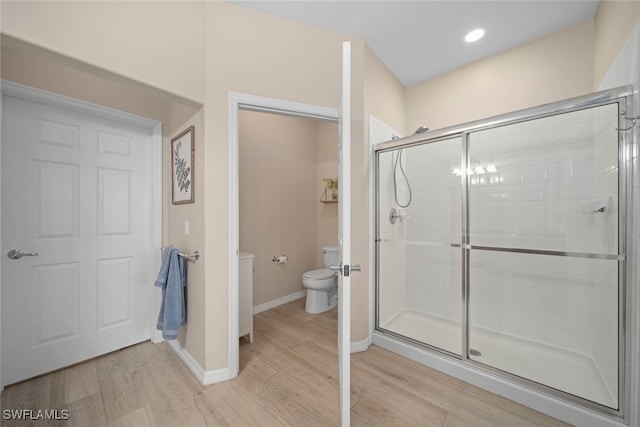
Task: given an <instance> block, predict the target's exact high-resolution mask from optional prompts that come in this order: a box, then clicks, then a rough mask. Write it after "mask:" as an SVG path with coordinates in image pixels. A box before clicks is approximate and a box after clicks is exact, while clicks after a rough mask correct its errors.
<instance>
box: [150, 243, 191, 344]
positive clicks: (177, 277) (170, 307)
mask: <svg viewBox="0 0 640 427" xmlns="http://www.w3.org/2000/svg"><path fill="white" fill-rule="evenodd" d="M179 253H180V251H179V250H178V249H176V248H174V247H173V246H170V247H168V248H166V249H165V251H164V257H163V259H162V266H161V267H160V272H159V273H158V279H157V280H156V283H155V285H156V286H157V287H159V288H162V304H161V305H160V314H159V315H158V323H157V325H156V328H157V329H158V330H161V331H162V338H164V339H165V340H175V339H176V337H177V336H178V332H179V331H180V327H181V326H182V325H184V324H185V323H187V316H186V314H187V313H186V309H185V286H186V284H187V277H186V271H185V268H184V267H185V266H184V259H183V258H182V257H181V256H179V255H178V254H179Z"/></svg>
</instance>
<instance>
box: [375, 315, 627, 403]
mask: <svg viewBox="0 0 640 427" xmlns="http://www.w3.org/2000/svg"><path fill="white" fill-rule="evenodd" d="M380 326H381V327H382V329H385V330H387V331H390V332H393V333H395V334H398V335H402V336H404V337H407V338H410V339H412V340H414V341H419V342H422V343H425V344H429V345H431V346H434V347H438V348H441V349H443V350H447V351H449V352H451V353H455V354H461V352H462V342H461V341H462V337H461V328H460V323H459V322H455V321H452V320H450V319H446V318H443V317H439V316H434V315H431V314H427V313H423V312H420V311H417V310H413V309H409V308H405V309H403V310H401V311H400V312H398V313H397V314H396V315H395V316H393V317H392V318H391V319H389V320H388V321H387V322H386V323H384V324H383V325H380ZM469 335H470V338H469V343H470V346H469V347H470V348H471V349H473V350H476V351H479V352H480V354H481V355H480V356H471V359H472V360H474V361H477V362H480V363H483V364H485V365H488V366H491V367H494V368H497V369H500V370H502V371H505V372H509V373H511V374H514V375H517V376H520V377H523V378H526V379H528V380H531V381H535V382H537V383H540V384H544V385H546V386H549V387H553V388H555V389H558V390H562V391H564V392H567V393H570V394H573V395H575V396H578V397H581V398H584V399H587V400H591V401H593V402H596V403H599V404H601V405H605V406H608V407H610V408H617V407H618V402H617V399H616V398H615V396H614V394H613V393H612V391H611V389H610V388H609V386H608V385H607V382H606V381H605V380H604V377H603V374H602V372H601V370H600V369H599V368H598V365H597V364H596V362H595V360H594V359H593V358H592V357H591V356H589V355H586V354H584V353H579V352H576V351H571V350H567V349H564V348H561V347H557V346H553V345H550V344H546V343H541V342H537V341H532V340H529V339H526V338H521V337H517V336H514V335H509V334H504V333H500V332H496V331H493V330H489V329H484V328H474V327H472V328H471V329H470V334H469Z"/></svg>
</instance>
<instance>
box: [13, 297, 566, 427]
mask: <svg viewBox="0 0 640 427" xmlns="http://www.w3.org/2000/svg"><path fill="white" fill-rule="evenodd" d="M336 323H337V321H336V311H335V310H332V311H331V312H329V313H323V314H319V315H311V314H308V313H306V312H305V311H304V300H297V301H293V302H291V303H288V304H285V305H282V306H280V307H277V308H274V309H272V310H269V311H266V312H263V313H260V314H258V315H256V316H255V317H254V328H255V332H254V334H255V335H254V342H253V343H249V342H248V341H247V340H246V338H245V339H242V340H241V344H240V375H239V376H238V378H236V379H234V380H231V381H226V382H222V383H218V384H213V385H209V386H203V385H201V384H200V383H199V382H198V381H197V380H196V379H195V377H194V376H193V375H192V374H191V372H190V371H189V370H188V368H186V367H185V366H184V365H183V363H182V362H181V361H180V360H179V359H178V357H177V356H176V355H175V354H174V352H173V351H172V350H171V349H170V348H169V347H168V345H167V344H166V343H162V344H152V343H151V342H145V343H142V344H138V345H135V346H132V347H129V348H126V349H123V350H120V351H117V352H114V353H110V354H107V355H105V356H102V357H99V358H96V359H93V360H90V361H88V362H85V363H82V364H79V365H75V366H72V367H69V368H66V369H62V370H60V371H56V372H53V373H50V374H47V375H43V376H41V377H38V378H34V379H32V380H29V381H25V382H23V383H19V384H15V385H12V386H9V387H7V388H6V389H5V390H4V391H3V392H2V396H1V397H2V399H1V402H2V409H3V410H5V409H32V410H34V411H37V410H39V409H42V410H44V409H48V410H50V409H59V410H62V409H66V410H68V411H69V420H66V421H65V420H58V421H49V422H47V421H29V422H25V421H22V422H20V421H15V420H13V421H8V420H4V419H2V421H1V422H2V425H3V426H5V425H6V426H16V425H20V426H29V425H33V426H45V425H49V426H66V427H70V426H83V427H87V426H89V427H92V426H118V427H129V426H132V427H145V426H149V427H157V426H171V427H174V426H241V427H245V426H305V427H306V426H338V425H339V404H338V380H337V378H338V364H337V355H336V348H337V345H336V328H337V326H336ZM351 382H352V387H351V405H352V407H351V424H352V425H353V426H447V427H472V426H473V427H478V426H505V427H533V426H546V427H555V426H566V425H567V424H565V423H562V422H560V421H557V420H555V419H553V418H550V417H548V416H546V415H543V414H541V413H539V412H536V411H534V410H532V409H529V408H526V407H524V406H522V405H519V404H517V403H514V402H512V401H510V400H508V399H505V398H503V397H500V396H496V395H494V394H491V393H488V392H486V391H484V390H481V389H479V388H477V387H474V386H471V385H469V384H466V383H464V382H462V381H459V380H456V379H455V378H452V377H449V376H447V375H444V374H442V373H440V372H438V371H435V370H433V369H430V368H427V367H425V366H422V365H420V364H417V363H415V362H412V361H410V360H407V359H405V358H402V357H400V356H397V355H395V354H393V353H391V352H388V351H386V350H383V349H381V348H379V347H376V346H371V347H370V348H369V350H367V351H366V352H362V353H355V354H353V355H352V364H351Z"/></svg>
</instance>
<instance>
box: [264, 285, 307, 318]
mask: <svg viewBox="0 0 640 427" xmlns="http://www.w3.org/2000/svg"><path fill="white" fill-rule="evenodd" d="M306 295H307V291H304V290H303V291H298V292H295V293H293V294H289V295H285V296H283V297H282V298H278V299H274V300H273V301H268V302H265V303H264V304H260V305H256V306H255V307H253V314H258V313H262V312H263V311H267V310H271V309H272V308H276V307H277V306H279V305H282V304H286V303H288V302H291V301H295V300H297V299H300V298H304V297H305V296H306Z"/></svg>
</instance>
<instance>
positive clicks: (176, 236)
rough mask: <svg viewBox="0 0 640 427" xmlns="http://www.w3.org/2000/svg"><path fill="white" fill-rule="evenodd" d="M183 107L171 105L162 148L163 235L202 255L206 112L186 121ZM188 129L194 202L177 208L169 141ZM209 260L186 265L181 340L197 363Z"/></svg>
mask: <svg viewBox="0 0 640 427" xmlns="http://www.w3.org/2000/svg"><path fill="white" fill-rule="evenodd" d="M183 109H184V108H183V107H181V106H172V108H169V114H167V120H166V121H165V124H166V125H167V127H168V129H167V131H168V133H169V138H168V139H169V140H168V141H166V142H165V144H164V146H163V152H162V159H163V165H162V166H163V167H162V169H163V173H162V177H163V186H162V187H163V190H164V198H163V200H164V203H163V204H164V206H165V212H164V215H165V218H166V219H167V231H166V232H165V233H164V235H163V245H164V246H168V245H174V246H175V247H177V248H180V250H182V251H183V252H187V253H191V252H194V251H196V250H199V251H201V252H202V248H203V247H204V229H205V227H206V218H205V217H204V216H203V215H202V206H203V204H204V200H203V195H204V189H203V188H202V187H203V185H202V183H203V182H204V179H203V177H204V170H205V164H204V161H203V156H202V155H201V153H202V152H203V151H204V144H205V132H204V131H203V130H204V123H203V117H204V114H203V110H202V109H200V110H199V111H198V112H197V113H195V115H193V116H192V117H190V118H188V119H186V120H185V119H184V111H183ZM189 126H194V127H195V129H194V139H195V151H194V152H195V162H194V164H193V173H194V178H193V191H194V203H188V204H181V205H174V204H172V203H171V197H172V196H171V185H172V182H171V177H172V175H171V144H170V139H171V138H174V137H176V136H177V135H179V134H180V133H182V132H183V131H184V130H185V129H187V128H188V127H189ZM185 221H188V222H189V235H188V236H186V235H185V234H184V230H185ZM205 263H206V258H204V257H201V258H200V259H199V260H198V261H188V262H187V282H188V283H187V285H188V286H187V324H186V325H185V326H184V327H183V328H182V329H181V330H180V335H178V341H179V342H180V344H181V345H182V346H183V347H184V348H186V349H187V350H188V351H189V354H191V356H192V357H193V358H194V359H195V360H204V358H205V343H206V329H205V315H206V312H207V307H206V306H205V305H204V304H202V301H204V298H205V292H206V289H205V283H206V281H205V277H204V265H205Z"/></svg>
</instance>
